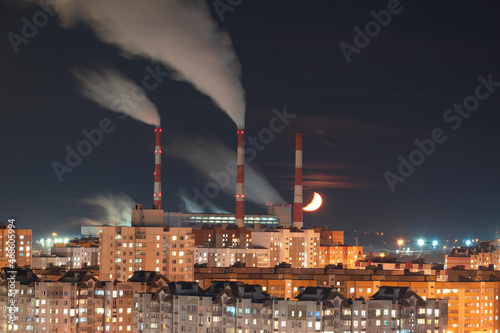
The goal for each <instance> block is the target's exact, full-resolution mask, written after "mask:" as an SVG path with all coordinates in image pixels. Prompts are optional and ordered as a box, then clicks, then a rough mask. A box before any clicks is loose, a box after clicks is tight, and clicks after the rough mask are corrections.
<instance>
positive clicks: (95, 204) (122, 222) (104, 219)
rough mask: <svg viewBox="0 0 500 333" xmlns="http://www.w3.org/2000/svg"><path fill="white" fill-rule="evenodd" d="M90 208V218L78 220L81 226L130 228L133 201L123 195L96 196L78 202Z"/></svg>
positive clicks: (107, 194)
mask: <svg viewBox="0 0 500 333" xmlns="http://www.w3.org/2000/svg"><path fill="white" fill-rule="evenodd" d="M80 203H81V204H83V205H86V206H88V207H89V208H90V211H89V215H90V216H91V217H84V218H80V219H79V220H80V225H81V224H87V225H89V224H91V225H112V226H130V225H131V222H132V218H131V214H132V208H133V207H134V204H135V202H134V200H132V198H130V197H129V196H128V195H126V194H125V193H118V194H111V193H106V194H97V195H95V196H93V197H91V198H86V199H82V200H80Z"/></svg>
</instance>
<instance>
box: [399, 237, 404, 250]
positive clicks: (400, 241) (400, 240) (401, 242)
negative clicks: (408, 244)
mask: <svg viewBox="0 0 500 333" xmlns="http://www.w3.org/2000/svg"><path fill="white" fill-rule="evenodd" d="M403 244H404V241H403V240H402V239H398V245H399V252H401V245H403Z"/></svg>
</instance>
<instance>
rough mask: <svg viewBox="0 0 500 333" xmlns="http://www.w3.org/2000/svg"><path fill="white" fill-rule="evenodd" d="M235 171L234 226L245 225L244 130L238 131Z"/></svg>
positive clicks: (241, 226)
mask: <svg viewBox="0 0 500 333" xmlns="http://www.w3.org/2000/svg"><path fill="white" fill-rule="evenodd" d="M236 161H237V163H236V165H237V172H236V216H235V218H236V226H238V227H240V228H243V227H244V226H245V131H243V130H239V131H238V152H237V160H236Z"/></svg>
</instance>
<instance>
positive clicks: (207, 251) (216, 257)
mask: <svg viewBox="0 0 500 333" xmlns="http://www.w3.org/2000/svg"><path fill="white" fill-rule="evenodd" d="M194 253H195V254H194V261H195V263H196V264H198V265H207V267H230V266H232V265H235V264H241V265H244V266H246V267H269V250H268V249H266V248H258V247H254V246H250V247H248V248H240V247H230V248H229V247H226V248H213V247H200V246H198V247H197V248H196V249H195V252H194Z"/></svg>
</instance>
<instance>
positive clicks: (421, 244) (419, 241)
mask: <svg viewBox="0 0 500 333" xmlns="http://www.w3.org/2000/svg"><path fill="white" fill-rule="evenodd" d="M417 244H418V245H420V253H422V247H423V246H424V244H425V241H424V240H423V239H422V238H420V239H419V240H418V241H417Z"/></svg>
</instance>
